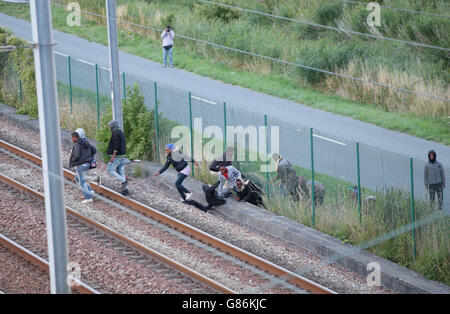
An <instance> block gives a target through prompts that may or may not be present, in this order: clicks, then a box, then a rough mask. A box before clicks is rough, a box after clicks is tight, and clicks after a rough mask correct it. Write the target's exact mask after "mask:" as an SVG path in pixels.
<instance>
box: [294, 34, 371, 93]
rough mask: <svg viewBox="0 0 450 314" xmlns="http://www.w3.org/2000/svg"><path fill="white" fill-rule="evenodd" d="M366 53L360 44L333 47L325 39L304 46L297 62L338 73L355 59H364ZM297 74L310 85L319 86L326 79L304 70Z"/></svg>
mask: <svg viewBox="0 0 450 314" xmlns="http://www.w3.org/2000/svg"><path fill="white" fill-rule="evenodd" d="M366 53H367V51H366V49H365V47H364V46H363V45H362V44H360V43H357V42H347V43H345V44H342V43H340V44H337V45H333V44H330V42H329V41H328V40H326V39H324V40H320V41H315V42H311V43H310V44H309V45H304V46H302V47H301V48H300V51H299V53H298V54H299V58H298V59H297V62H298V63H300V64H303V65H306V66H310V67H314V68H319V69H323V70H327V71H336V70H338V69H339V68H344V67H345V66H346V65H347V64H348V63H349V61H350V60H352V59H353V58H363V57H364V56H365V54H366ZM297 73H298V74H299V75H300V76H301V77H302V78H304V79H305V80H306V81H307V82H308V83H310V84H318V83H320V82H321V81H322V80H323V79H324V78H325V77H326V75H325V74H324V73H322V72H317V71H311V70H308V69H304V68H297Z"/></svg>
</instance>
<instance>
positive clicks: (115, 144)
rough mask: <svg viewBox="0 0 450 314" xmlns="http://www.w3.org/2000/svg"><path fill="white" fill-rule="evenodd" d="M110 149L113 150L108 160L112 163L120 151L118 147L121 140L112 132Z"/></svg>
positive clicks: (116, 133) (117, 134)
mask: <svg viewBox="0 0 450 314" xmlns="http://www.w3.org/2000/svg"><path fill="white" fill-rule="evenodd" d="M112 144H113V145H112V146H113V147H112V149H113V154H112V156H111V158H110V160H109V161H110V162H114V159H115V158H116V155H117V152H118V151H119V150H120V146H121V144H122V142H121V138H120V135H119V133H118V132H114V133H113V134H112Z"/></svg>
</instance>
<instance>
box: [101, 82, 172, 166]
mask: <svg viewBox="0 0 450 314" xmlns="http://www.w3.org/2000/svg"><path fill="white" fill-rule="evenodd" d="M122 111H123V127H124V133H125V140H126V143H127V157H128V158H129V159H147V160H157V156H156V140H155V138H156V122H155V111H154V110H149V109H147V107H146V106H145V103H144V96H143V95H142V92H141V91H140V89H139V85H138V84H137V83H136V84H134V86H133V87H127V97H126V98H125V99H124V100H123V102H122ZM111 120H112V108H111V106H108V107H107V108H106V111H105V113H104V115H103V116H102V120H101V128H100V130H99V131H98V133H97V137H96V138H97V140H98V142H99V146H98V147H99V151H100V152H101V154H102V156H104V157H103V158H104V160H105V161H107V160H108V155H107V153H106V152H107V150H108V145H109V140H110V138H111V131H110V130H109V127H108V122H109V121H111ZM158 124H159V139H160V142H161V143H160V145H162V142H163V139H166V138H168V136H169V135H170V132H171V130H172V128H173V126H174V125H175V123H174V122H172V121H170V120H167V119H165V118H164V117H163V116H162V114H159V115H158ZM160 151H161V147H160Z"/></svg>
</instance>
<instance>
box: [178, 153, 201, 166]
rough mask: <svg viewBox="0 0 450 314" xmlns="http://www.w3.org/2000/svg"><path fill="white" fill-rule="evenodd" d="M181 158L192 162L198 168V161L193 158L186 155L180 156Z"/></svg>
mask: <svg viewBox="0 0 450 314" xmlns="http://www.w3.org/2000/svg"><path fill="white" fill-rule="evenodd" d="M180 156H181V158H183V159H184V160H186V161H191V162H193V163H194V165H196V166H198V162H196V161H195V160H194V158H192V157H191V156H189V155H186V154H180Z"/></svg>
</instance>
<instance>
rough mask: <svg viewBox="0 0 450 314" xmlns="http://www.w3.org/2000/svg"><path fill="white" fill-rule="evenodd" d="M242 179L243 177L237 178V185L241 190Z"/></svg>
mask: <svg viewBox="0 0 450 314" xmlns="http://www.w3.org/2000/svg"><path fill="white" fill-rule="evenodd" d="M242 185H243V183H242V180H241V179H236V187H237V188H238V189H239V190H240V189H241V188H242Z"/></svg>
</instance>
